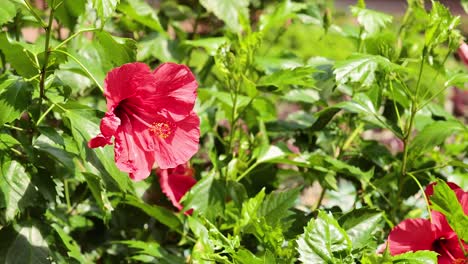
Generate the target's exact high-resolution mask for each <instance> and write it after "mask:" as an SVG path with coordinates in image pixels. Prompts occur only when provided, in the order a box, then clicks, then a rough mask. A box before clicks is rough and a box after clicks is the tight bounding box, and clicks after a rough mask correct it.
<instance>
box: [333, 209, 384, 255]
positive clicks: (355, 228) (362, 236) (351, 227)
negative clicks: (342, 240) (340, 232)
mask: <svg viewBox="0 0 468 264" xmlns="http://www.w3.org/2000/svg"><path fill="white" fill-rule="evenodd" d="M382 219H383V213H382V212H380V211H377V210H375V209H370V208H360V209H355V210H353V211H351V212H349V213H347V214H345V215H343V216H342V217H340V219H339V220H338V222H339V223H340V225H341V227H343V229H344V230H345V231H346V233H347V234H348V236H349V239H350V240H351V241H352V244H353V249H359V248H363V247H365V246H367V245H368V244H369V241H370V240H371V239H372V234H373V233H375V231H376V229H377V227H378V226H379V224H380V222H382Z"/></svg>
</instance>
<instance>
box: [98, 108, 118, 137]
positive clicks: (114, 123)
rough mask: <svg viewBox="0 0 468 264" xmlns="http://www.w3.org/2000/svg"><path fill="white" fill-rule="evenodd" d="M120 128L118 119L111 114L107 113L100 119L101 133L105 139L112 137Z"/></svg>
mask: <svg viewBox="0 0 468 264" xmlns="http://www.w3.org/2000/svg"><path fill="white" fill-rule="evenodd" d="M119 126H120V119H119V118H118V117H117V116H115V114H114V113H113V112H107V113H106V114H105V115H104V117H103V118H102V119H101V125H100V129H101V133H102V134H103V135H104V136H105V137H112V136H113V135H114V134H115V132H116V131H117V128H118V127H119Z"/></svg>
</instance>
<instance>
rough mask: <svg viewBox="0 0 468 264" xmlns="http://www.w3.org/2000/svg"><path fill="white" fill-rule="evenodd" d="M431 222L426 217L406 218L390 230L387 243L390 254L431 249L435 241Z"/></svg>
mask: <svg viewBox="0 0 468 264" xmlns="http://www.w3.org/2000/svg"><path fill="white" fill-rule="evenodd" d="M435 239H436V238H435V235H434V230H433V227H432V224H431V222H430V221H429V220H426V219H419V218H418V219H406V220H404V221H402V222H401V223H399V224H398V225H397V226H396V227H394V228H393V229H392V231H390V234H389V236H388V243H389V249H390V253H391V254H392V255H398V254H402V253H405V252H408V251H418V250H431V249H432V243H433V242H434V241H435Z"/></svg>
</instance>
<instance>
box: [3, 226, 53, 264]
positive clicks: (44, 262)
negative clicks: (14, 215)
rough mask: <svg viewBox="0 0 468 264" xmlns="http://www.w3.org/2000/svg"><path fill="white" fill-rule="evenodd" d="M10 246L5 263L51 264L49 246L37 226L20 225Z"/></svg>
mask: <svg viewBox="0 0 468 264" xmlns="http://www.w3.org/2000/svg"><path fill="white" fill-rule="evenodd" d="M17 232H18V233H17V235H16V237H15V239H14V240H13V243H12V244H11V245H10V247H9V248H8V251H7V254H6V258H5V264H49V263H50V260H49V247H48V246H47V242H46V241H45V240H44V237H43V236H42V234H41V232H40V231H39V229H37V228H36V227H35V226H22V227H18V230H17Z"/></svg>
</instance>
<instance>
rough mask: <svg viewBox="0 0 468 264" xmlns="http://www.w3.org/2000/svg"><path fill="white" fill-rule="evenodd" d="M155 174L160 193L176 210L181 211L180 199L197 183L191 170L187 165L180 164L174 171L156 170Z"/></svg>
mask: <svg viewBox="0 0 468 264" xmlns="http://www.w3.org/2000/svg"><path fill="white" fill-rule="evenodd" d="M157 174H158V175H159V184H160V186H161V189H162V191H163V192H164V193H165V194H166V196H167V197H168V198H169V200H170V201H171V202H172V204H173V205H174V206H175V207H177V209H179V210H182V208H183V206H182V205H181V204H180V199H182V197H184V195H185V193H187V192H188V191H189V190H190V188H192V186H193V185H195V183H197V181H196V180H195V178H193V170H192V169H191V168H190V167H189V166H188V164H182V165H179V166H177V167H175V168H174V169H167V170H164V169H158V171H157Z"/></svg>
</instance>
